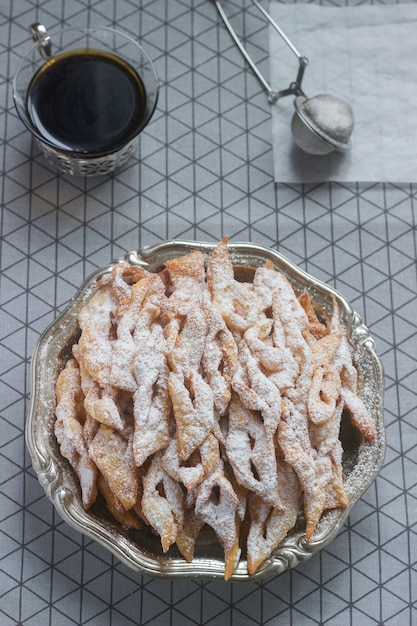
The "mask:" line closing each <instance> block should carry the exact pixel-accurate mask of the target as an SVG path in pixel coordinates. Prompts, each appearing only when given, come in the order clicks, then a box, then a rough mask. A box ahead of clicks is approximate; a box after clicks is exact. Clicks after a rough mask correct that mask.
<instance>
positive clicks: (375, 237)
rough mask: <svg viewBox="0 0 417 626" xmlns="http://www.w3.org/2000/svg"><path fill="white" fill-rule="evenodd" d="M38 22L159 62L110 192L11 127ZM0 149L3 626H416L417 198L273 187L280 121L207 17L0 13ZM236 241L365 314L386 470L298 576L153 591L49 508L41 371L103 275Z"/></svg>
mask: <svg viewBox="0 0 417 626" xmlns="http://www.w3.org/2000/svg"><path fill="white" fill-rule="evenodd" d="M352 2H353V0H352ZM225 3H226V4H227V11H228V14H229V16H230V17H231V18H233V23H234V25H235V27H236V29H237V30H238V31H239V32H240V33H241V34H242V36H243V37H244V40H245V42H246V43H247V46H248V49H249V50H250V52H251V54H252V56H253V57H254V59H255V60H256V62H257V63H259V65H260V67H262V68H263V70H264V71H265V72H267V68H268V34H267V33H268V30H267V26H266V24H265V22H264V20H263V19H262V17H261V16H260V14H259V12H257V11H256V10H255V9H254V8H253V7H252V5H251V3H250V2H249V0H225ZM338 4H340V6H341V5H342V4H345V3H344V1H343V0H334V1H333V2H332V5H333V6H335V5H338ZM34 21H40V22H43V23H45V24H46V25H47V26H48V27H49V28H51V29H52V27H55V26H60V25H69V24H71V25H77V24H85V23H91V24H102V25H109V26H115V27H118V28H120V29H122V30H124V31H126V32H127V33H130V34H131V35H132V36H133V37H135V38H139V39H140V40H141V42H142V44H143V45H144V47H146V49H147V50H148V52H149V53H150V55H151V56H152V58H153V59H154V61H155V64H156V67H157V70H158V72H159V75H160V79H161V97H160V101H159V105H158V110H157V113H156V115H155V117H154V119H153V121H152V122H151V123H150V125H149V126H148V127H147V128H146V130H145V132H144V133H143V135H142V137H141V140H140V145H139V149H138V152H137V153H136V154H135V155H134V156H133V157H132V158H131V159H130V161H129V162H128V163H127V164H126V166H125V167H124V168H123V170H121V171H119V172H118V173H116V174H114V175H106V176H104V177H100V178H91V179H81V178H72V177H70V176H67V175H62V174H58V173H57V172H56V170H55V169H54V168H53V167H52V166H50V165H48V163H47V162H46V161H45V160H44V157H43V156H42V155H41V154H40V153H39V150H38V148H37V147H36V145H35V144H34V143H32V140H31V138H30V136H29V134H28V132H27V131H26V130H25V128H24V127H23V125H22V124H21V122H20V120H19V119H18V117H17V114H16V113H15V110H14V106H13V101H12V89H11V78H12V76H13V74H14V71H15V69H16V67H17V64H18V62H19V59H20V58H21V55H22V53H23V51H24V50H25V49H26V47H27V46H28V45H29V42H28V32H27V25H28V24H30V23H31V22H34ZM0 146H1V161H0V163H1V165H0V167H1V181H0V185H1V214H0V220H1V221H0V229H1V252H0V254H1V256H0V268H1V285H0V322H1V324H0V368H1V377H0V498H1V506H0V547H1V557H0V558H1V570H0V623H1V625H2V626H11V625H14V624H24V625H25V626H41V625H42V626H43V625H45V624H50V625H53V626H70V625H74V624H76V625H77V624H83V625H87V624H88V625H97V626H98V625H99V626H106V625H108V626H110V625H111V626H128V625H134V624H141V625H152V626H164V625H181V626H191V625H203V624H204V625H213V626H214V625H216V626H223V625H225V626H228V625H230V626H234V625H236V624H239V625H240V626H246V625H252V624H253V625H256V624H269V625H277V624H280V625H286V624H288V625H289V624H297V625H300V624H301V625H304V624H308V625H310V624H311V625H316V624H317V625H319V624H320V625H322V624H332V625H337V626H345V625H349V624H352V625H358V626H363V625H368V624H369V625H375V624H384V625H387V626H394V625H395V626H404V625H409V624H417V592H416V589H417V478H416V477H417V471H416V469H417V468H416V465H417V422H416V418H417V391H416V390H417V375H416V372H417V356H416V355H417V323H416V319H417V318H416V306H417V284H416V250H417V241H416V233H417V231H416V193H417V188H416V184H415V183H416V181H409V183H407V184H402V185H394V184H390V183H384V184H382V183H374V184H372V185H365V184H359V183H352V184H349V185H343V184H337V183H329V182H324V183H322V184H318V185H301V184H299V185H290V184H275V183H274V178H273V158H272V146H271V118H270V109H269V105H268V103H267V101H266V98H265V94H264V93H263V92H262V90H261V89H260V86H259V84H258V81H257V79H256V78H255V77H254V76H253V75H252V73H251V71H250V70H249V69H248V68H247V67H246V65H245V63H244V61H243V60H242V58H241V55H240V54H239V52H238V51H237V50H236V49H235V47H234V45H233V43H232V42H231V39H230V37H229V35H228V34H227V32H225V29H224V27H222V25H221V24H220V23H219V20H218V16H217V13H216V11H215V7H214V6H213V4H212V3H211V2H209V0H117V1H116V0H72V1H71V2H65V0H2V3H1V6H0ZM226 233H227V234H228V235H229V236H230V238H231V239H232V240H240V241H253V242H257V243H260V244H263V245H266V246H270V247H272V248H275V249H278V250H279V251H280V252H281V253H283V254H284V255H286V256H288V257H289V258H290V259H291V260H292V261H294V262H295V263H297V264H298V265H299V266H300V267H302V268H303V269H305V270H307V271H308V272H310V273H311V274H314V275H315V276H316V277H317V278H320V279H322V280H324V281H326V282H328V283H329V284H330V285H332V286H334V287H336V288H337V289H339V290H340V291H341V292H342V293H343V294H344V295H345V296H346V297H347V298H348V299H349V300H350V301H351V303H352V305H353V306H354V308H355V309H356V310H357V311H358V312H359V313H360V314H361V315H362V317H363V318H364V320H365V321H366V323H367V325H368V327H369V328H370V330H371V333H372V335H373V337H374V338H375V341H376V343H377V347H378V351H379V353H380V355H381V356H382V359H383V362H384V366H385V370H386V409H385V420H386V431H387V444H388V445H387V453H386V458H385V462H384V465H383V468H382V470H381V472H380V475H379V476H378V478H377V480H376V481H375V483H374V484H373V485H372V486H371V487H370V488H369V489H368V490H367V492H366V493H365V494H364V496H363V497H362V498H361V500H360V501H359V502H358V503H357V505H356V506H355V507H354V509H353V510H352V512H351V514H350V516H349V519H348V521H347V523H346V524H345V525H344V526H343V528H342V529H341V531H340V534H339V535H338V537H337V538H336V540H335V541H333V542H332V543H331V544H330V545H329V546H327V547H326V548H325V549H323V550H322V551H321V552H320V553H319V554H318V555H315V556H314V557H312V558H311V559H310V560H308V561H306V562H305V563H303V564H301V565H299V566H298V567H297V568H295V569H294V570H292V571H288V572H286V573H284V574H282V575H280V576H277V577H272V578H268V579H265V580H262V581H258V582H253V583H245V584H239V585H238V584H227V583H224V582H222V581H210V580H204V581H201V580H174V581H170V580H161V579H152V578H149V577H147V576H141V575H138V574H136V573H135V572H133V571H131V570H130V569H128V568H127V567H126V566H124V565H123V564H121V563H120V562H119V561H118V560H117V559H116V558H115V557H113V556H112V555H111V554H110V553H109V552H108V551H107V550H105V549H104V548H102V547H101V546H100V545H98V544H97V543H96V542H94V541H92V540H90V539H87V538H86V537H84V536H82V535H80V534H79V533H77V532H75V531H74V530H72V529H71V528H70V527H69V526H68V525H67V524H66V523H65V522H64V521H63V520H62V519H61V518H60V517H59V516H58V515H57V513H56V512H55V511H54V509H53V507H52V505H51V504H50V503H49V501H48V500H47V498H46V497H45V494H44V491H43V489H42V487H41V485H40V484H39V482H38V480H37V478H36V476H35V473H34V471H33V469H32V467H31V462H30V458H29V455H28V452H27V450H26V446H25V438H24V428H25V417H26V414H27V410H28V403H29V395H30V380H29V364H30V358H31V354H32V350H33V347H34V345H35V343H36V341H37V339H38V337H39V336H40V334H41V333H42V332H43V330H44V329H45V328H46V326H47V325H48V324H49V323H50V322H51V321H52V320H53V319H54V318H55V317H56V316H57V314H58V313H59V312H60V311H62V310H63V308H64V307H65V306H66V304H67V303H68V301H69V300H70V299H71V297H72V296H73V295H74V293H75V290H76V289H77V288H78V287H79V286H80V284H81V283H82V281H83V280H84V278H85V277H87V276H88V275H89V274H90V273H91V272H92V271H93V270H95V269H96V268H98V267H101V266H104V265H106V264H108V263H109V262H110V261H111V260H112V259H114V258H115V257H118V256H119V255H121V254H124V253H125V252H126V251H128V250H133V249H136V248H138V247H141V246H143V245H147V244H153V243H157V242H159V241H163V240H165V239H169V238H182V239H193V240H210V241H213V240H217V239H218V238H219V237H220V236H221V235H222V234H226Z"/></svg>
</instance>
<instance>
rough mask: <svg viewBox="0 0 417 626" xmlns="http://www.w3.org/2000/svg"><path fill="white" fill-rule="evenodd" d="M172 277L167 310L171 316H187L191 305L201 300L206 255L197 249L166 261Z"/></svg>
mask: <svg viewBox="0 0 417 626" xmlns="http://www.w3.org/2000/svg"><path fill="white" fill-rule="evenodd" d="M165 267H166V268H167V270H168V274H169V278H170V292H171V293H170V294H169V298H168V300H167V302H166V303H165V304H166V310H167V312H168V314H169V315H170V316H171V317H177V316H180V317H186V316H187V315H188V312H189V309H190V306H192V305H197V304H199V303H200V301H201V297H202V293H203V288H204V282H205V270H204V256H203V254H202V253H201V252H200V251H198V250H196V251H195V252H191V253H190V254H187V255H185V256H182V257H178V258H176V259H170V260H169V261H166V262H165Z"/></svg>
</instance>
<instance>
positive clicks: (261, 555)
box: [247, 458, 301, 574]
mask: <svg viewBox="0 0 417 626" xmlns="http://www.w3.org/2000/svg"><path fill="white" fill-rule="evenodd" d="M278 476H279V492H280V497H281V502H282V508H279V509H278V508H277V507H274V506H271V505H269V504H268V503H267V502H265V500H262V499H261V498H260V497H259V496H257V495H255V494H254V493H251V494H250V496H249V498H248V500H249V503H248V506H249V515H250V527H249V533H248V539H247V560H248V572H249V574H254V573H255V572H256V571H257V570H258V569H259V568H260V566H261V565H262V563H264V562H265V560H266V559H267V558H269V557H270V556H271V555H272V553H273V552H274V550H276V549H277V548H278V546H279V545H280V543H281V542H282V541H283V540H284V539H285V537H286V535H287V533H288V531H289V530H291V528H293V526H294V524H295V522H296V520H297V514H298V508H299V498H300V493H301V489H300V484H299V482H298V479H297V475H296V473H295V472H294V470H293V469H292V467H291V466H290V465H288V463H286V462H285V461H284V460H283V459H282V458H278Z"/></svg>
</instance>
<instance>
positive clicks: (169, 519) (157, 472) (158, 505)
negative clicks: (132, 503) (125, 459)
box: [142, 453, 184, 552]
mask: <svg viewBox="0 0 417 626" xmlns="http://www.w3.org/2000/svg"><path fill="white" fill-rule="evenodd" d="M183 501H184V495H183V492H182V490H181V487H180V485H179V484H178V483H177V482H176V481H175V480H173V479H172V478H171V477H170V476H168V474H167V473H166V472H165V471H164V469H163V467H162V463H161V455H160V453H157V454H156V455H155V456H154V457H153V460H152V463H151V465H150V467H149V470H148V472H147V473H146V475H145V476H144V477H143V496H142V513H143V515H144V516H145V517H146V519H147V520H148V523H149V524H150V525H151V526H152V528H153V529H154V530H155V531H156V532H157V533H158V534H159V536H160V537H161V544H162V549H163V551H164V552H167V551H168V550H169V547H170V546H171V545H172V544H173V543H175V541H176V538H177V532H178V528H180V527H181V525H182V521H183Z"/></svg>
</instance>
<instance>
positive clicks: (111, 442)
mask: <svg viewBox="0 0 417 626" xmlns="http://www.w3.org/2000/svg"><path fill="white" fill-rule="evenodd" d="M89 454H90V458H91V459H92V460H93V461H94V463H95V464H96V466H97V467H98V469H99V470H100V472H101V473H102V474H103V476H104V477H105V479H106V481H107V483H108V485H109V487H110V489H111V490H112V491H113V493H114V495H115V496H116V497H117V499H118V500H119V501H120V503H121V504H122V506H123V508H124V509H125V510H126V511H128V510H129V509H131V508H132V507H133V506H134V505H135V504H136V500H137V496H138V479H137V471H136V465H135V460H134V458H133V446H132V437H131V438H130V439H129V440H128V441H126V440H125V439H124V438H123V437H121V435H120V434H119V433H118V432H117V431H115V430H113V429H111V428H109V427H108V426H104V425H103V424H102V425H101V426H100V428H99V430H98V431H97V434H96V436H95V437H94V439H93V441H92V442H91V445H90V449H89Z"/></svg>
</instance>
